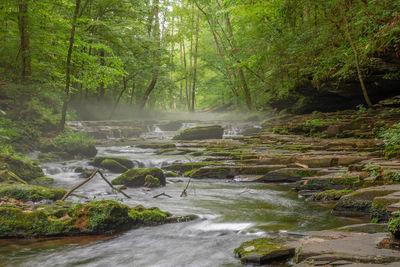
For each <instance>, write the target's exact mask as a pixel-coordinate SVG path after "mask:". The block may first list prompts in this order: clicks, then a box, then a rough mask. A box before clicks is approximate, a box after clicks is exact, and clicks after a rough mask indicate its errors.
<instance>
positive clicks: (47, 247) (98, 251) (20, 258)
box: [0, 146, 354, 267]
mask: <svg viewBox="0 0 400 267" xmlns="http://www.w3.org/2000/svg"><path fill="white" fill-rule="evenodd" d="M98 150H99V153H98V155H105V156H121V157H125V158H129V159H131V160H132V161H134V162H135V164H136V166H137V167H146V168H149V167H160V168H162V167H164V166H166V165H168V164H171V163H173V162H177V161H179V162H189V161H191V160H192V159H190V158H188V157H186V156H165V155H156V154H155V151H154V150H152V149H139V148H136V147H132V146H121V147H117V146H114V147H99V148H98ZM42 167H43V168H44V171H45V174H46V175H47V176H50V177H53V178H54V179H55V183H54V185H53V186H54V187H63V188H71V187H72V186H73V185H75V184H77V183H79V182H80V181H82V178H79V176H78V173H75V172H74V169H75V168H76V167H83V168H92V167H90V166H89V165H88V161H87V160H80V161H77V160H75V161H69V162H65V163H48V164H44V165H43V166H42ZM116 176H117V174H112V173H108V172H106V177H107V179H109V180H111V179H113V178H114V177H116ZM187 183H188V179H187V178H184V177H176V178H168V184H167V186H166V187H164V188H158V189H152V190H150V189H145V188H129V189H127V190H126V191H125V192H126V193H127V194H128V195H130V196H131V197H132V199H128V200H127V199H123V196H121V195H116V194H115V193H114V192H111V190H110V188H109V187H108V186H107V185H106V184H105V183H104V181H102V180H101V179H98V178H96V179H93V180H92V181H91V182H89V183H88V184H86V185H84V186H83V187H81V188H79V189H78V190H77V191H76V192H75V193H76V194H81V195H84V196H86V197H88V198H89V199H97V200H99V199H112V200H117V201H122V203H123V204H126V205H129V206H135V205H139V204H141V205H144V206H145V207H152V206H157V207H159V208H160V209H162V210H164V211H169V212H171V213H173V214H177V215H188V214H196V215H198V216H199V219H197V220H194V221H191V222H186V223H176V224H166V225H161V226H156V227H145V228H139V229H135V230H131V231H128V232H126V233H123V234H121V235H118V236H113V237H73V238H50V239H36V240H35V239H33V240H2V241H0V266H105V267H106V266H107V267H108V266H171V267H172V266H195V267H197V266H241V265H240V263H239V260H238V259H236V258H235V257H234V255H233V249H234V248H235V247H238V246H239V245H240V244H241V243H242V242H244V241H247V240H251V239H254V238H257V237H274V238H282V239H284V238H287V232H296V233H297V234H301V233H304V232H305V231H309V230H322V229H329V228H333V227H338V226H342V225H346V224H350V223H352V222H351V221H349V220H347V219H343V218H337V217H334V216H332V215H331V214H330V209H329V208H328V207H323V206H320V205H317V204H313V203H307V202H305V201H304V200H303V199H301V198H299V197H298V196H297V194H295V193H293V192H292V191H291V190H290V187H288V186H284V185H282V186H276V185H268V184H255V183H239V182H234V181H232V180H229V181H226V180H192V181H191V183H190V186H189V188H188V190H187V193H188V196H187V197H180V194H181V192H182V191H183V189H184V188H185V187H186V185H187ZM163 192H165V193H166V194H167V195H170V196H171V197H172V198H168V197H159V198H153V196H155V195H158V194H160V193H163ZM72 199H73V200H75V201H85V200H82V199H78V198H76V197H72ZM353 223H354V222H353Z"/></svg>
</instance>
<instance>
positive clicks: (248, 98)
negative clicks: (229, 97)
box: [216, 0, 254, 111]
mask: <svg viewBox="0 0 400 267" xmlns="http://www.w3.org/2000/svg"><path fill="white" fill-rule="evenodd" d="M216 1H217V4H218V5H219V6H220V7H221V3H220V2H219V0H216ZM225 22H226V28H227V29H228V34H229V42H230V44H231V46H232V49H233V51H232V54H235V53H237V51H238V49H237V47H236V44H235V39H234V36H233V30H232V24H231V20H230V18H229V15H227V16H226V19H225ZM237 63H240V61H239V60H238V62H237ZM237 71H238V74H239V78H240V82H241V84H242V88H243V93H244V97H245V100H246V105H247V108H248V109H249V110H251V111H254V106H253V102H252V100H251V94H250V90H249V87H248V85H247V81H246V77H245V75H244V71H243V69H242V67H238V69H237Z"/></svg>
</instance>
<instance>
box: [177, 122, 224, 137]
mask: <svg viewBox="0 0 400 267" xmlns="http://www.w3.org/2000/svg"><path fill="white" fill-rule="evenodd" d="M223 134H224V128H222V127H221V126H219V125H212V126H199V127H194V128H188V129H185V130H183V131H181V132H179V133H178V134H177V135H176V136H174V138H173V139H174V140H204V139H222V136H223Z"/></svg>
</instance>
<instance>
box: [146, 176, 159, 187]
mask: <svg viewBox="0 0 400 267" xmlns="http://www.w3.org/2000/svg"><path fill="white" fill-rule="evenodd" d="M144 186H146V187H149V188H155V187H161V183H160V180H159V179H158V178H156V177H154V176H153V175H146V177H145V178H144Z"/></svg>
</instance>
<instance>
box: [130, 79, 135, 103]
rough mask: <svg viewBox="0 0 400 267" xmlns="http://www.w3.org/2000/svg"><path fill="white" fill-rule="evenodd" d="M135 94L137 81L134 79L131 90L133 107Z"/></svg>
mask: <svg viewBox="0 0 400 267" xmlns="http://www.w3.org/2000/svg"><path fill="white" fill-rule="evenodd" d="M134 94H135V79H132V90H131V100H130V105H131V106H132V104H133V96H134Z"/></svg>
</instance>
